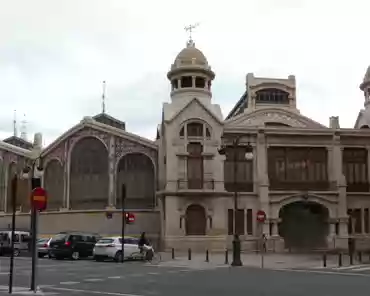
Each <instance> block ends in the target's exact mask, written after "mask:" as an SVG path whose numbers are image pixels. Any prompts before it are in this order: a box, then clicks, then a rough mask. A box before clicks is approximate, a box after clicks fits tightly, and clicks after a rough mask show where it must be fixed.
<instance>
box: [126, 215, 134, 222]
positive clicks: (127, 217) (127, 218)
mask: <svg viewBox="0 0 370 296" xmlns="http://www.w3.org/2000/svg"><path fill="white" fill-rule="evenodd" d="M126 221H127V223H134V222H135V215H134V214H133V213H126Z"/></svg>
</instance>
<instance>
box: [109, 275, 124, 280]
mask: <svg viewBox="0 0 370 296" xmlns="http://www.w3.org/2000/svg"><path fill="white" fill-rule="evenodd" d="M120 278H123V277H122V276H119V275H115V276H108V279H120Z"/></svg>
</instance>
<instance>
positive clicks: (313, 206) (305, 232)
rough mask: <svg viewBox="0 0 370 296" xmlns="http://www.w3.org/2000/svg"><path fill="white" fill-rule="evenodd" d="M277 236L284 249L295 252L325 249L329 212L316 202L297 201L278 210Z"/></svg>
mask: <svg viewBox="0 0 370 296" xmlns="http://www.w3.org/2000/svg"><path fill="white" fill-rule="evenodd" d="M279 217H280V218H281V223H280V225H279V235H280V236H281V237H283V238H284V242H285V247H286V248H289V249H296V250H312V249H318V248H325V247H326V245H327V240H326V237H327V235H328V232H329V224H328V219H329V211H328V209H327V208H326V207H325V206H323V205H321V204H319V203H316V202H310V201H297V202H293V203H290V204H287V205H285V206H284V207H282V208H281V209H280V212H279Z"/></svg>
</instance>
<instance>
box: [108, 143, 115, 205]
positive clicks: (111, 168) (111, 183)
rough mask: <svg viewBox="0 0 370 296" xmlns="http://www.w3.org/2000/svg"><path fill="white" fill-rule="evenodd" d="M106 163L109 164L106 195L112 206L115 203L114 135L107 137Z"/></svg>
mask: <svg viewBox="0 0 370 296" xmlns="http://www.w3.org/2000/svg"><path fill="white" fill-rule="evenodd" d="M108 165H109V195H108V205H109V207H110V208H111V207H114V205H115V200H116V198H115V193H116V191H115V190H114V187H115V186H114V176H115V171H116V170H115V137H114V136H111V137H110V138H109V156H108Z"/></svg>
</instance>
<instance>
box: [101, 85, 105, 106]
mask: <svg viewBox="0 0 370 296" xmlns="http://www.w3.org/2000/svg"><path fill="white" fill-rule="evenodd" d="M105 86H106V84H105V80H104V81H103V94H102V96H101V98H102V110H103V113H105Z"/></svg>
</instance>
